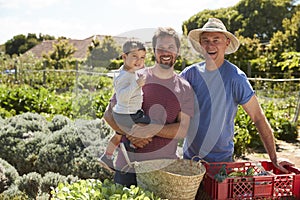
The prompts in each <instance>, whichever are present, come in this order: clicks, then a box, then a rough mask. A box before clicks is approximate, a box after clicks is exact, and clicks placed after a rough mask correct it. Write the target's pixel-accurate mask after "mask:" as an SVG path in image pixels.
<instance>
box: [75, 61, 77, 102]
mask: <svg viewBox="0 0 300 200" xmlns="http://www.w3.org/2000/svg"><path fill="white" fill-rule="evenodd" d="M75 67H76V87H75V90H76V91H75V92H76V97H77V95H78V61H77V60H76V64H75Z"/></svg>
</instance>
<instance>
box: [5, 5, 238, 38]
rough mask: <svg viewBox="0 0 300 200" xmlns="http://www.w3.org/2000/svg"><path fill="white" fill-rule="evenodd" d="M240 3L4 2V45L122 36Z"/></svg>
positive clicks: (179, 22)
mask: <svg viewBox="0 0 300 200" xmlns="http://www.w3.org/2000/svg"><path fill="white" fill-rule="evenodd" d="M238 2H239V0H196V1H195V0H0V27H1V28H0V44H3V43H5V42H6V41H7V40H9V39H12V38H13V36H15V35H18V34H24V35H27V34H28V33H35V34H37V35H38V34H39V33H42V34H49V35H52V36H55V37H59V36H65V37H68V38H73V39H85V38H87V37H90V36H92V35H96V34H99V35H113V36H115V35H121V34H122V33H124V32H131V31H133V30H137V29H154V28H157V27H159V26H171V27H173V28H174V29H175V30H177V31H178V32H179V33H181V25H182V22H183V21H185V20H188V19H189V18H190V17H191V16H193V15H194V14H196V13H198V12H200V11H202V10H204V9H217V8H222V7H223V8H226V7H229V6H233V5H235V4H236V3H238Z"/></svg>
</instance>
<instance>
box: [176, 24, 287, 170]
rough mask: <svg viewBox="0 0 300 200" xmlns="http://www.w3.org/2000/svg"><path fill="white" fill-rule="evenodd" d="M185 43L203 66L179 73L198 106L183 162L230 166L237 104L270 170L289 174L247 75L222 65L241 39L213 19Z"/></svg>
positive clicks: (187, 138)
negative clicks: (254, 132) (257, 138)
mask: <svg viewBox="0 0 300 200" xmlns="http://www.w3.org/2000/svg"><path fill="white" fill-rule="evenodd" d="M188 38H189V41H190V42H191V44H192V46H193V48H194V50H195V51H197V52H198V53H200V54H201V55H202V56H203V57H204V58H205V61H204V62H200V63H196V64H193V65H192V66H190V67H188V68H186V69H185V70H184V71H182V73H181V76H182V77H184V78H185V79H186V80H187V81H188V82H189V83H190V84H191V86H192V87H193V89H194V92H195V94H196V97H197V100H196V102H198V104H196V105H199V109H195V111H197V110H199V112H198V113H195V116H194V117H193V118H192V119H193V120H191V126H190V129H189V132H188V134H187V137H186V139H185V142H184V150H183V151H184V158H187V159H191V158H192V157H194V156H199V157H200V158H202V159H204V160H206V161H207V162H231V161H233V151H234V141H233V137H234V118H235V116H236V112H237V109H238V105H241V106H242V107H243V109H244V110H245V111H246V113H247V114H248V115H249V116H250V118H251V120H252V121H253V122H254V124H255V126H256V128H257V130H258V132H259V135H260V137H261V140H262V142H263V144H264V146H265V149H266V151H267V153H268V154H269V158H270V160H271V161H272V163H273V164H274V166H275V167H277V168H279V169H280V170H282V171H283V172H287V170H286V169H285V168H283V167H282V166H283V164H287V163H286V162H281V163H279V162H278V160H277V155H276V149H275V140H274V135H273V132H272V129H271V126H270V124H269V123H268V121H267V119H266V117H265V115H264V112H263V110H262V108H261V107H260V104H259V102H258V100H257V97H256V95H255V92H254V90H253V88H252V86H251V84H250V83H249V81H248V79H247V77H246V75H245V73H244V72H243V71H241V70H240V69H239V68H238V67H237V66H236V65H234V64H232V63H231V62H229V61H228V60H225V55H226V54H231V53H234V52H236V51H237V50H238V48H239V45H240V43H239V40H238V39H237V38H236V37H235V36H234V35H233V34H232V33H230V32H228V31H227V30H226V27H225V25H224V24H223V22H222V21H221V20H219V19H216V18H210V19H209V20H208V21H207V23H206V24H205V25H204V26H203V27H202V28H200V29H195V30H192V31H190V32H189V34H188Z"/></svg>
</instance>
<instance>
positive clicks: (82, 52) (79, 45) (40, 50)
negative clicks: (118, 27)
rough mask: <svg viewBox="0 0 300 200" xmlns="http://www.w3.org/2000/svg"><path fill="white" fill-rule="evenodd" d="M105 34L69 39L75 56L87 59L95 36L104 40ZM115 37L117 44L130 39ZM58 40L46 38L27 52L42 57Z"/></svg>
mask: <svg viewBox="0 0 300 200" xmlns="http://www.w3.org/2000/svg"><path fill="white" fill-rule="evenodd" d="M104 37H105V35H95V36H91V37H89V38H86V39H84V40H75V39H68V41H69V43H70V44H72V45H73V46H74V47H75V48H76V51H75V53H74V57H75V58H78V59H85V58H86V57H87V52H88V47H89V46H90V45H91V44H92V41H93V39H94V38H97V39H98V40H99V41H102V40H103V38H104ZM113 39H114V40H115V42H116V43H117V44H119V45H120V46H122V44H123V43H124V42H125V41H126V40H127V39H128V38H126V37H115V36H113ZM54 42H57V40H46V41H43V42H42V43H40V44H38V45H36V46H34V47H33V48H31V49H30V50H28V51H27V52H26V53H29V52H31V53H33V55H35V56H36V57H37V58H42V56H43V54H48V53H49V52H50V51H52V50H53V43H54Z"/></svg>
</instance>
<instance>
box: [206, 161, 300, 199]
mask: <svg viewBox="0 0 300 200" xmlns="http://www.w3.org/2000/svg"><path fill="white" fill-rule="evenodd" d="M259 163H261V166H263V167H264V169H265V170H266V171H272V172H273V173H272V174H268V175H263V176H258V175H257V174H258V173H259V172H261V169H260V168H259V166H258V165H257V162H256V163H252V162H219V163H206V164H205V166H206V174H205V176H204V178H203V186H204V191H205V192H206V193H207V194H208V195H209V196H210V197H211V198H212V199H218V200H222V199H300V169H298V168H296V167H292V166H286V168H287V169H288V170H289V172H290V173H288V174H284V173H283V172H281V171H280V170H278V169H277V168H275V167H274V166H273V164H272V163H271V162H268V161H260V162H259ZM223 165H226V170H227V173H228V174H229V173H230V172H233V171H242V172H246V171H247V169H248V168H250V167H253V168H254V170H255V175H254V176H244V177H228V178H226V179H225V180H224V181H223V182H217V181H216V180H215V178H214V176H215V175H216V174H217V173H218V172H219V170H220V169H221V167H222V166H223Z"/></svg>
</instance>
